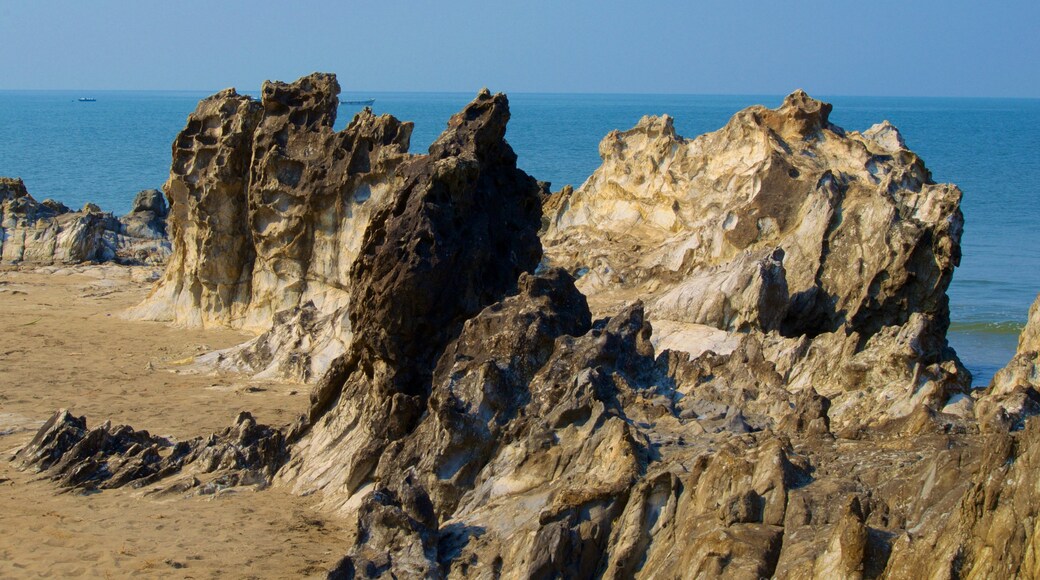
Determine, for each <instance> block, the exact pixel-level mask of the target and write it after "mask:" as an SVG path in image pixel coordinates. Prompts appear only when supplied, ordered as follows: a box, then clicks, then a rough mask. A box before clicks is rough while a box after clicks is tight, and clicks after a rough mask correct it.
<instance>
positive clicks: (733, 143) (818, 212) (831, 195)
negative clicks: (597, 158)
mask: <svg viewBox="0 0 1040 580" xmlns="http://www.w3.org/2000/svg"><path fill="white" fill-rule="evenodd" d="M830 111H831V106H830V105H829V104H826V103H822V102H820V101H816V100H814V99H812V98H810V97H808V96H807V95H805V93H802V92H800V91H799V92H796V93H794V94H792V95H790V96H789V97H787V99H785V100H784V103H783V105H782V106H781V107H780V108H778V109H775V110H771V109H766V108H764V107H751V108H749V109H746V110H744V111H741V112H740V113H738V114H737V115H735V116H734V117H733V119H732V120H731V121H730V122H729V123H728V124H727V125H726V126H725V127H723V128H722V129H720V130H719V131H716V132H714V133H709V134H706V135H702V136H700V137H698V138H696V139H693V140H686V139H683V138H682V137H680V136H678V135H677V134H676V133H675V130H674V128H673V124H672V119H671V118H669V117H667V116H665V117H645V118H643V119H642V120H641V121H640V122H639V124H638V125H636V127H635V128H633V129H631V130H629V131H625V132H616V131H615V132H613V133H611V134H610V135H608V136H607V137H606V138H605V139H604V140H603V142H602V143H601V144H600V155H601V156H602V158H603V165H602V166H601V167H600V168H599V169H597V170H596V172H595V173H594V174H593V175H592V176H591V177H590V178H589V179H588V181H586V182H585V184H584V185H582V186H581V187H580V188H579V189H578V190H573V191H572V190H565V191H563V192H560V193H557V194H554V196H553V197H552V198H551V199H550V200H549V201H548V202H547V204H546V208H547V213H548V215H547V216H546V219H545V228H544V233H543V240H544V242H545V247H546V250H545V251H546V256H547V262H548V263H549V264H552V265H559V266H562V267H565V268H567V269H568V270H569V271H571V272H574V273H576V275H578V276H580V279H579V281H578V288H579V289H580V290H581V291H582V292H584V293H586V294H587V295H588V296H589V303H590V305H591V306H592V309H593V312H594V313H596V314H608V313H610V312H613V311H616V309H617V308H618V307H619V306H620V305H622V304H625V303H628V302H630V301H632V300H633V299H635V298H636V297H638V298H639V299H642V300H644V301H645V302H646V304H647V317H648V319H649V320H650V321H651V322H653V323H657V322H661V323H663V325H664V326H666V327H668V329H669V330H670V332H672V333H676V332H679V331H684V332H685V333H686V335H687V337H688V338H687V340H688V341H689V342H690V343H691V344H690V346H689V347H684V345H683V344H682V341H681V340H672V341H670V342H669V343H668V346H669V348H671V349H673V350H685V351H687V352H689V353H691V354H692V355H694V356H697V355H699V354H700V353H701V352H702V351H703V348H701V347H700V346H699V344H700V342H701V341H700V339H699V338H698V337H703V336H704V335H705V332H704V331H703V329H702V327H703V326H709V327H712V328H715V329H721V330H726V331H728V332H730V333H733V332H739V333H745V334H748V335H751V336H753V338H750V339H749V340H750V341H751V342H756V343H760V346H756V347H755V349H756V350H760V351H762V352H763V356H764V359H765V360H767V361H768V362H769V363H770V364H773V365H774V366H776V370H777V372H778V373H779V374H780V375H781V382H782V383H784V384H785V385H786V388H787V389H788V390H789V391H792V392H799V391H801V390H803V389H805V388H810V387H814V388H815V389H816V390H817V391H819V392H820V393H821V394H823V395H825V396H827V397H829V398H830V399H831V400H832V401H833V403H834V406H833V407H832V409H831V414H832V417H831V418H832V420H833V421H835V422H836V424H837V425H839V426H850V427H851V426H852V425H854V424H855V425H858V424H860V423H863V422H872V421H873V422H876V421H884V420H886V419H887V418H892V417H899V416H904V415H906V414H908V413H909V412H911V411H912V410H913V408H914V407H915V406H916V405H918V404H925V405H927V406H929V407H930V408H932V409H936V410H938V409H941V408H943V407H944V406H946V404H947V403H948V402H949V401H950V400H951V398H954V397H957V396H960V395H963V394H965V393H966V391H967V389H968V387H969V384H970V377H969V375H968V373H967V371H966V370H965V369H964V368H963V367H962V366H961V365H960V363H959V362H958V361H957V358H956V356H955V355H954V354H953V353H952V351H951V350H950V349H949V348H948V346H947V345H946V339H945V336H946V330H947V327H948V324H949V323H948V319H949V316H948V315H949V312H948V310H949V308H948V299H947V297H946V289H947V287H948V286H949V283H950V280H951V276H952V274H953V269H954V267H955V266H956V265H957V263H958V262H959V260H960V245H959V242H960V235H961V230H962V224H963V217H962V216H961V212H960V209H959V202H960V197H961V193H960V191H959V190H958V189H957V188H956V187H955V186H952V185H938V184H935V183H933V182H932V180H931V175H930V173H929V172H928V170H927V168H925V166H924V164H923V163H922V162H921V160H920V159H919V158H918V157H917V156H916V155H915V154H914V153H912V152H911V151H909V150H908V149H906V147H905V144H904V142H903V140H902V137H901V136H900V135H899V133H898V131H897V130H896V129H895V128H894V127H893V126H891V125H890V124H888V123H884V124H881V125H877V126H875V127H873V128H871V129H870V130H868V131H866V132H864V133H862V134H860V133H856V132H846V131H844V130H843V129H841V128H840V127H837V126H835V125H833V124H832V123H831V122H830V120H829V114H830ZM716 342H717V340H716ZM745 344H750V342H748V341H745ZM741 356H742V355H741ZM846 379H847V380H846ZM850 383H855V384H850Z"/></svg>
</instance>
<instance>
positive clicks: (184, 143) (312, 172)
mask: <svg viewBox="0 0 1040 580" xmlns="http://www.w3.org/2000/svg"><path fill="white" fill-rule="evenodd" d="M338 93H339V84H338V83H337V81H336V78H335V76H334V75H328V74H317V73H316V74H313V75H310V76H307V77H303V78H301V79H299V80H298V81H296V82H295V83H292V84H286V83H281V82H267V83H265V84H264V86H263V90H262V97H261V100H260V101H259V102H258V101H255V100H253V99H252V98H251V97H247V96H242V95H239V94H238V93H236V92H235V91H234V89H228V90H225V91H222V92H220V93H217V94H216V95H213V96H212V97H209V98H207V99H204V100H203V101H202V102H200V103H199V106H198V108H197V109H196V110H195V112H194V113H192V114H191V115H190V116H189V118H188V123H187V126H186V127H185V128H184V130H183V131H181V133H180V134H179V135H178V136H177V138H176V140H175V141H174V144H173V164H172V167H171V170H170V179H169V181H168V182H167V184H166V191H167V195H168V196H169V198H170V236H171V239H172V241H173V247H174V254H173V256H172V257H171V260H170V266H169V267H168V268H167V269H166V273H165V275H164V277H163V278H162V280H161V281H160V283H159V284H158V285H157V287H156V288H155V290H154V291H153V292H152V295H151V296H150V297H149V298H148V300H146V302H145V303H144V304H142V305H141V306H139V307H138V308H137V309H136V310H135V312H134V316H136V317H139V318H145V319H152V320H170V321H173V322H175V323H178V324H183V325H189V326H206V325H227V326H232V327H236V328H248V329H253V330H256V331H258V332H263V331H267V330H269V329H271V328H272V326H273V325H274V322H275V315H276V314H277V313H278V312H281V311H284V310H290V309H294V308H297V307H301V306H303V305H305V304H307V303H312V304H313V305H314V306H315V308H317V309H318V310H319V311H320V312H321V313H322V314H326V315H327V314H331V313H332V312H334V311H336V310H338V309H342V308H345V307H346V304H347V303H348V301H349V292H348V291H347V286H348V283H349V272H350V268H351V267H352V265H353V263H354V260H355V258H356V257H357V253H358V251H359V249H360V244H361V236H362V234H363V233H364V231H365V228H366V225H367V223H368V220H369V218H370V214H371V208H372V207H374V206H375V205H377V204H378V203H379V201H380V200H381V199H382V198H383V197H384V196H385V195H386V192H387V191H388V190H390V189H392V188H394V187H396V182H395V181H394V179H395V178H394V174H395V171H396V168H397V166H398V165H399V164H401V163H402V162H403V161H404V160H406V159H407V158H408V154H407V149H408V141H409V138H410V136H411V128H412V125H411V124H410V123H401V122H399V121H398V120H396V119H394V118H393V117H390V116H388V115H382V116H375V115H373V114H372V113H371V112H370V111H369V110H365V111H362V112H361V113H359V114H358V115H357V116H356V117H355V118H354V119H353V120H352V121H351V123H350V124H349V125H348V126H347V128H346V129H344V130H343V131H340V132H338V133H337V132H335V131H333V129H332V126H333V124H334V123H335V120H336V112H337V111H336V109H337V106H338V103H339V100H338V97H337V95H338ZM267 363H268V364H271V361H267ZM256 370H260V369H256Z"/></svg>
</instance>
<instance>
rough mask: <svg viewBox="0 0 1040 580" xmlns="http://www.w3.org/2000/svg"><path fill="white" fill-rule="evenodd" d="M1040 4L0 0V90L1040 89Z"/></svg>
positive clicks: (1032, 93)
mask: <svg viewBox="0 0 1040 580" xmlns="http://www.w3.org/2000/svg"><path fill="white" fill-rule="evenodd" d="M1038 36H1040V2H1037V1H1036V0H1006V1H1000V0H998V1H997V2H991V3H983V2H977V1H975V2H969V1H963V0H949V1H943V0H919V1H907V0H902V1H891V0H879V1H870V2H864V1H860V2H852V1H845V0H830V1H828V0H806V1H801V0H792V1H790V2H764V1H759V2H733V1H732V0H728V1H727V0H707V1H690V0H686V1H672V0H661V1H658V2H639V1H637V0H627V1H620V0H601V1H591V0H576V1H552V0H529V1H526V2H510V3H506V2H495V1H493V0H485V1H476V0H459V1H452V0H446V1H442V2H422V1H419V0H413V1H410V2H409V1H405V0H381V1H370V2H354V1H339V2H337V1H332V0H327V1H324V0H323V1H318V0H315V1H298V2H291V3H290V2H275V1H273V0H253V1H249V2H246V1H239V0H208V1H205V2H204V1H200V0H178V1H175V2H151V1H141V0H137V1H126V0H118V1H117V0H89V1H86V2H58V1H54V0H32V1H24V2H23V1H15V0H0V38H3V48H2V49H0V71H2V72H0V89H81V90H103V89H184V90H207V91H209V90H217V89H220V88H224V87H228V86H236V87H238V88H239V89H241V90H247V91H249V90H256V89H257V88H259V86H260V84H261V82H262V81H263V80H265V79H280V80H286V81H290V80H294V79H296V78H297V77H299V76H301V75H304V74H307V73H310V72H312V71H328V72H334V73H336V74H337V75H338V76H339V79H340V84H341V85H342V86H343V89H344V90H345V91H352V92H353V91H366V90H367V91H465V92H472V91H475V90H477V89H479V88H480V87H482V86H487V87H489V88H491V89H492V90H495V91H507V92H606V93H612V92H617V93H709V94H783V93H787V92H790V91H791V90H793V89H795V88H799V87H800V88H804V89H806V90H808V91H809V92H810V93H813V94H821V95H893V96H993V97H1033V98H1036V97H1040V74H1037V73H1038V71H1040V40H1038Z"/></svg>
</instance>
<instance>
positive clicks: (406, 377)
mask: <svg viewBox="0 0 1040 580" xmlns="http://www.w3.org/2000/svg"><path fill="white" fill-rule="evenodd" d="M508 120H509V107H508V102H507V101H506V98H505V96H504V95H494V96H493V95H491V94H490V93H488V92H486V91H484V92H482V93H481V94H480V95H478V97H477V98H476V100H474V101H473V102H472V103H470V104H469V105H468V106H467V107H466V108H465V109H464V110H463V111H462V112H460V113H458V114H456V115H455V116H453V117H452V119H451V120H450V121H449V123H448V128H447V130H445V132H444V133H443V134H442V135H441V136H440V137H439V138H438V139H437V141H435V142H434V144H433V145H432V146H431V147H430V153H429V154H428V155H425V156H419V157H416V158H414V159H413V160H411V161H409V162H408V163H406V164H405V165H404V166H403V167H402V168H401V169H400V175H401V176H402V184H401V186H400V187H399V188H398V189H397V190H395V191H393V192H392V193H391V195H389V196H388V197H387V198H386V199H385V200H384V201H383V202H382V203H381V205H380V206H379V207H378V208H377V209H376V210H375V213H374V214H373V217H372V219H371V224H370V226H369V228H368V229H367V230H366V231H365V235H364V239H363V241H362V245H361V251H360V253H359V257H358V259H357V261H356V263H355V264H354V267H353V270H352V272H351V284H350V293H351V295H352V297H353V299H352V301H351V304H350V306H349V307H348V312H349V315H350V324H351V327H352V328H353V331H354V335H353V336H354V339H353V342H352V343H351V344H350V346H349V347H348V349H347V351H346V353H345V354H344V355H343V356H342V357H341V358H340V359H339V360H337V361H336V362H335V363H333V365H332V368H331V369H330V371H329V372H328V373H327V374H326V375H325V376H324V377H323V378H322V380H321V382H320V383H319V384H318V386H317V388H316V389H315V392H314V393H313V394H312V409H311V420H312V421H313V423H314V424H313V427H312V428H311V431H310V433H309V434H308V435H307V437H306V438H305V439H304V440H303V441H302V442H301V443H300V444H299V445H298V446H297V448H296V452H295V456H294V458H293V460H292V461H291V462H290V464H289V465H288V466H287V467H286V469H285V470H283V475H284V477H285V478H287V479H292V480H293V481H294V487H295V488H296V489H298V490H304V489H309V488H310V489H322V490H324V491H326V493H327V494H328V495H329V496H330V501H334V498H337V497H341V498H344V499H345V498H347V497H349V496H350V495H351V494H353V493H354V492H356V491H357V490H358V489H359V488H361V487H362V486H365V485H368V484H369V482H370V481H371V476H372V472H373V470H374V469H375V467H376V463H377V462H378V460H379V458H380V456H381V455H382V454H383V453H384V450H385V449H386V447H387V445H390V444H391V443H393V442H395V441H397V440H399V439H401V438H402V437H403V436H405V435H407V434H408V433H409V432H411V431H412V430H413V429H414V427H415V425H416V422H417V421H418V419H419V418H420V416H421V415H422V413H423V409H424V408H425V406H426V404H427V400H428V398H429V395H430V391H431V378H432V375H433V373H434V369H435V367H436V365H437V359H438V357H439V356H440V354H441V352H442V351H443V350H444V348H445V347H446V346H447V344H448V342H449V341H451V340H452V338H453V337H454V336H455V335H456V334H457V333H458V332H459V330H460V329H461V327H462V323H463V322H464V321H465V320H466V319H467V318H469V317H471V316H473V315H475V314H476V313H477V312H479V311H480V310H481V309H482V308H483V307H485V306H487V305H488V304H491V303H493V302H495V301H497V300H499V299H500V298H502V297H503V296H504V295H506V294H507V293H509V292H511V291H513V290H514V289H515V288H516V284H517V279H518V277H519V276H520V274H521V273H522V272H524V271H530V270H533V269H534V268H535V266H536V265H537V264H538V261H539V259H540V258H541V245H540V244H539V241H538V237H537V228H538V223H539V218H540V205H539V202H540V199H539V197H538V192H539V188H538V185H537V183H536V182H535V180H534V179H532V178H531V177H530V176H528V175H527V174H525V173H523V172H522V171H520V170H519V169H517V168H516V155H515V154H514V153H513V151H512V149H511V148H510V147H509V145H508V144H507V143H506V142H505V140H504V135H505V128H506V123H507V122H508Z"/></svg>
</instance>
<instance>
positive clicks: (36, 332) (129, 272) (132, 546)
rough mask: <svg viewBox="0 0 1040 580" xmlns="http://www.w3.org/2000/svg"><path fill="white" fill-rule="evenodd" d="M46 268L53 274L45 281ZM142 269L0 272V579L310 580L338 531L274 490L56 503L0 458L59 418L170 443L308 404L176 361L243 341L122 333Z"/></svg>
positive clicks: (102, 496)
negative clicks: (57, 414)
mask: <svg viewBox="0 0 1040 580" xmlns="http://www.w3.org/2000/svg"><path fill="white" fill-rule="evenodd" d="M52 270H53V269H52ZM148 274H150V271H149V270H146V269H129V268H123V267H118V266H93V267H78V268H75V269H72V270H59V271H57V272H51V271H47V270H45V271H40V270H35V271H33V270H28V269H24V268H23V269H12V268H11V267H7V268H5V269H3V270H0V578H32V577H70V576H82V577H90V578H105V577H113V578H119V577H126V576H130V575H135V576H139V577H169V578H213V577H222V578H247V577H263V578H285V577H301V576H309V575H322V574H324V571H325V570H327V569H328V568H329V567H330V566H331V565H332V564H334V563H335V561H336V560H337V559H338V558H339V556H340V555H342V554H343V553H344V552H345V551H346V548H347V545H348V544H347V542H348V541H349V536H348V533H349V530H348V526H347V524H346V522H342V521H339V520H335V519H330V518H328V517H326V516H324V515H322V514H319V513H318V512H317V511H315V510H314V509H313V505H314V504H315V503H316V500H315V499H314V498H299V497H294V496H291V495H289V494H287V493H285V492H284V491H281V490H278V489H270V490H265V491H259V492H258V491H252V490H251V489H249V488H245V489H241V490H237V491H236V490H230V491H227V492H225V493H222V494H219V495H217V496H212V497H193V498H183V497H173V498H170V497H163V498H155V497H152V496H145V495H144V491H146V490H130V489H119V490H108V491H104V492H102V493H96V494H91V495H83V494H79V493H69V492H63V491H62V490H60V489H59V488H57V487H56V486H54V485H53V484H52V483H51V482H50V481H47V480H45V479H41V478H40V476H39V475H36V474H34V473H30V472H21V471H18V470H17V469H16V466H15V464H13V463H12V462H11V461H9V459H10V457H11V455H13V453H14V451H15V450H17V449H18V448H19V447H20V446H22V445H24V444H25V443H26V442H28V441H29V439H31V437H32V435H33V433H34V432H35V430H36V428H37V427H38V426H39V425H41V424H42V423H43V421H45V420H46V419H47V418H48V417H49V416H50V415H51V414H52V413H53V412H54V411H55V410H56V409H58V408H60V407H66V408H69V409H70V410H71V411H72V412H73V413H74V414H77V415H86V417H87V423H88V426H90V425H96V424H98V423H101V422H104V421H105V420H108V419H111V420H112V422H113V423H126V424H130V425H132V426H133V427H135V428H137V429H147V430H149V431H150V432H152V433H156V434H160V435H164V436H169V437H171V438H175V439H186V438H191V437H194V436H198V435H206V434H209V433H210V432H213V431H218V430H220V429H222V428H224V427H226V426H227V425H230V424H231V423H232V421H233V420H234V418H235V416H236V415H237V413H238V412H239V411H240V410H248V411H250V412H252V413H253V415H254V417H256V419H257V421H259V422H261V423H267V424H270V425H284V424H287V423H290V422H291V421H292V420H294V419H295V418H296V417H297V416H298V415H299V414H301V413H303V412H304V411H305V409H306V407H307V387H306V386H303V385H298V384H289V383H277V382H266V381H265V382H261V381H254V380H250V379H248V378H244V377H241V376H228V375H223V376H213V375H208V376H206V375H197V374H189V373H188V372H186V371H185V370H184V367H183V366H182V363H183V361H184V360H185V359H189V360H190V357H192V356H193V355H196V354H199V353H201V352H204V351H207V350H211V349H215V348H223V347H227V346H231V345H233V344H236V343H239V342H242V340H243V339H245V338H246V336H245V335H243V334H241V333H237V332H234V331H229V330H204V331H203V330H186V329H180V328H174V327H171V326H169V325H166V324H161V323H150V322H136V321H127V320H123V319H122V318H120V317H119V312H120V311H121V310H123V309H124V308H126V307H128V306H130V305H132V304H135V303H137V302H138V301H140V299H141V298H142V297H144V295H145V294H146V293H147V291H148V287H149V284H148V283H147V282H145V281H144V280H145V279H146V277H147V275H148Z"/></svg>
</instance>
